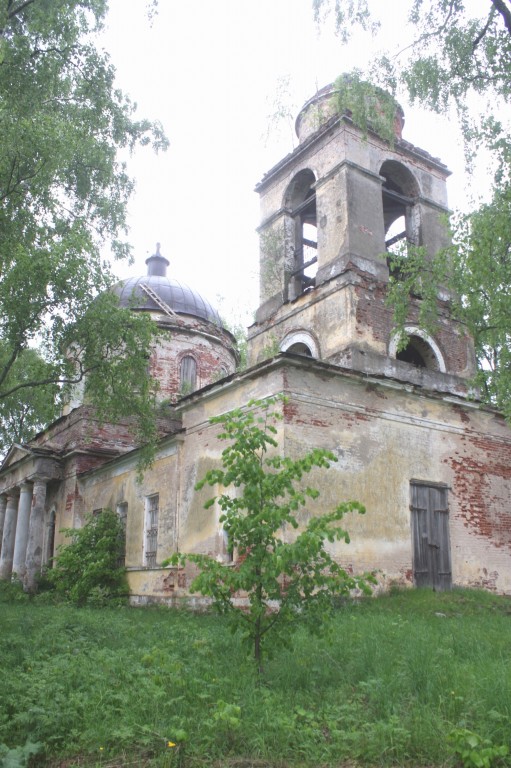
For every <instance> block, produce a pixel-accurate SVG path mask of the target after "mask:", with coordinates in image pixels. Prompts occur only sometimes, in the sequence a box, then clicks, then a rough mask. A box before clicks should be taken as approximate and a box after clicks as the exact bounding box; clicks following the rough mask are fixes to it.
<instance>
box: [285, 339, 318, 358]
mask: <svg viewBox="0 0 511 768" xmlns="http://www.w3.org/2000/svg"><path fill="white" fill-rule="evenodd" d="M286 352H291V353H292V354H293V355H304V356H305V357H312V352H311V351H310V349H309V347H308V346H307V344H304V343H303V342H301V341H299V342H297V343H296V344H291V346H290V347H288V348H287V349H286Z"/></svg>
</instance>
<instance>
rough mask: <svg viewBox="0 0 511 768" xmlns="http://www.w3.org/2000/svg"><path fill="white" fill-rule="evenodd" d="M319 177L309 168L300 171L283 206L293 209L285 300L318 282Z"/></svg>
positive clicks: (289, 188) (298, 294) (287, 193)
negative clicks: (317, 208)
mask: <svg viewBox="0 0 511 768" xmlns="http://www.w3.org/2000/svg"><path fill="white" fill-rule="evenodd" d="M315 183H316V178H315V176H314V174H313V172H312V171H311V170H309V169H308V168H307V169H305V170H303V171H300V172H299V173H298V174H297V175H296V176H295V178H294V179H293V181H292V182H291V184H290V185H289V187H288V189H287V191H286V195H285V201H284V205H285V207H286V208H287V209H288V210H289V211H290V217H291V228H292V232H291V243H290V246H291V247H290V249H289V251H288V258H287V259H286V272H287V275H286V277H287V279H286V283H287V285H286V289H287V290H286V296H285V298H286V299H288V300H289V299H293V298H296V297H297V296H300V295H301V294H302V293H304V292H305V291H306V290H308V289H309V288H313V287H314V286H315V284H316V272H317V261H318V256H317V249H318V237H317V211H316V191H315Z"/></svg>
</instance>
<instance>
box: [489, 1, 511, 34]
mask: <svg viewBox="0 0 511 768" xmlns="http://www.w3.org/2000/svg"><path fill="white" fill-rule="evenodd" d="M491 2H492V4H493V7H494V8H496V10H497V11H498V12H499V13H500V15H501V16H502V18H503V19H504V24H505V26H506V29H507V31H508V32H509V34H510V35H511V10H510V9H509V8H508V7H507V5H506V4H505V3H504V0H491Z"/></svg>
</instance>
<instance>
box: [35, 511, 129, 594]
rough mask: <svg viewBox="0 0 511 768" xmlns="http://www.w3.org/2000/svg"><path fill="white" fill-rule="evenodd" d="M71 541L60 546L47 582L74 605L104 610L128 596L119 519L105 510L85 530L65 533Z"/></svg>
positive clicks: (123, 544) (93, 518) (87, 523)
mask: <svg viewBox="0 0 511 768" xmlns="http://www.w3.org/2000/svg"><path fill="white" fill-rule="evenodd" d="M64 533H65V534H66V536H68V537H69V538H70V539H71V542H70V543H69V544H64V545H61V546H60V547H59V549H58V556H57V559H56V562H55V564H54V566H53V568H52V569H51V570H50V571H48V574H47V576H48V579H49V581H50V582H51V583H52V584H53V585H54V586H55V588H56V590H57V592H58V593H60V594H61V595H62V596H63V597H65V598H66V599H67V600H69V602H71V603H73V604H75V605H85V604H88V605H95V606H101V605H106V604H108V603H111V602H112V601H115V600H116V599H119V598H125V597H126V595H127V593H128V588H127V584H126V572H125V569H124V567H119V560H120V559H121V558H122V557H123V555H124V547H125V541H124V529H123V527H122V524H121V522H120V520H119V517H118V515H116V514H115V512H112V511H110V510H103V511H102V512H100V513H99V514H97V515H94V516H91V517H89V518H88V520H87V522H86V523H85V525H84V526H83V528H69V529H64Z"/></svg>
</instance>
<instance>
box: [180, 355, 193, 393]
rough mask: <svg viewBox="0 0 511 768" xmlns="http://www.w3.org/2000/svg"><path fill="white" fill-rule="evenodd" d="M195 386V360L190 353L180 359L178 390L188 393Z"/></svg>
mask: <svg viewBox="0 0 511 768" xmlns="http://www.w3.org/2000/svg"><path fill="white" fill-rule="evenodd" d="M196 388H197V362H196V360H195V358H194V357H192V356H191V355H186V357H183V359H182V360H181V366H180V369H179V392H180V394H181V395H188V394H190V392H194V390H195V389H196Z"/></svg>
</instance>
